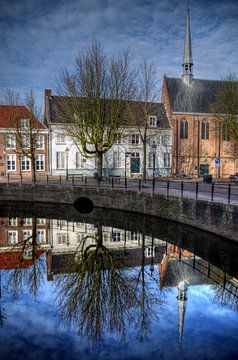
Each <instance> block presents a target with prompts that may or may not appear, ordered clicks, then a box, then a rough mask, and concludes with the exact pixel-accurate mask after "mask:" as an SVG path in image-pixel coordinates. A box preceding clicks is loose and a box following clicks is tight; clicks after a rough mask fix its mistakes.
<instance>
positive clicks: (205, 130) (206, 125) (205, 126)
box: [202, 119, 209, 140]
mask: <svg viewBox="0 0 238 360" xmlns="http://www.w3.org/2000/svg"><path fill="white" fill-rule="evenodd" d="M202 139H203V140H208V139H209V122H208V121H207V120H206V119H203V121H202Z"/></svg>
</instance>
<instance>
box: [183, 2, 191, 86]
mask: <svg viewBox="0 0 238 360" xmlns="http://www.w3.org/2000/svg"><path fill="white" fill-rule="evenodd" d="M182 66H183V81H184V82H185V84H187V85H190V84H191V83H192V81H193V71H192V66H193V57H192V45H191V34H190V15H189V1H188V4H187V16H186V33H185V44H184V56H183V64H182Z"/></svg>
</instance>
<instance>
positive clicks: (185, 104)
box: [165, 77, 224, 113]
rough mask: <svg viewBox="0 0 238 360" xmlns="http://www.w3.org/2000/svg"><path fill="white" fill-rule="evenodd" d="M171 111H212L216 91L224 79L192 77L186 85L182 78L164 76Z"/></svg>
mask: <svg viewBox="0 0 238 360" xmlns="http://www.w3.org/2000/svg"><path fill="white" fill-rule="evenodd" d="M165 79H166V80H167V86H168V94H169V99H170V104H171V108H172V111H173V112H181V113H212V108H211V107H212V104H213V103H214V102H215V99H216V94H217V91H218V90H219V89H220V88H221V87H222V85H223V84H224V80H223V81H222V80H201V79H194V80H193V81H192V83H191V85H186V84H185V83H184V81H183V79H182V78H169V77H166V78H165Z"/></svg>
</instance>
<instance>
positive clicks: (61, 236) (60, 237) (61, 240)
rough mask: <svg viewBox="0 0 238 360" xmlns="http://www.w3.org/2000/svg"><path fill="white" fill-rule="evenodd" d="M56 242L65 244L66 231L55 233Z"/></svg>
mask: <svg viewBox="0 0 238 360" xmlns="http://www.w3.org/2000/svg"><path fill="white" fill-rule="evenodd" d="M57 244H58V245H65V244H67V233H58V234H57Z"/></svg>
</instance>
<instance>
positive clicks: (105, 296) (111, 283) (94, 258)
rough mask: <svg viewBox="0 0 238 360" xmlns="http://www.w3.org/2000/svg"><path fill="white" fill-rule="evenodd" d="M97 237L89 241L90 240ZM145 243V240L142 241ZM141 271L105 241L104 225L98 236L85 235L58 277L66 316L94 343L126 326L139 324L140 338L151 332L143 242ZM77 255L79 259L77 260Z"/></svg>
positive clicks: (60, 304) (59, 299) (60, 301)
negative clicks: (127, 263)
mask: <svg viewBox="0 0 238 360" xmlns="http://www.w3.org/2000/svg"><path fill="white" fill-rule="evenodd" d="M90 239H91V240H92V239H94V240H95V243H94V244H89V245H87V243H88V241H87V240H90ZM143 244H144V242H143ZM142 252H143V256H142V269H141V270H140V271H139V274H135V271H131V270H129V269H125V263H124V264H123V261H122V258H121V257H120V256H118V255H116V254H115V253H113V252H112V251H110V249H108V248H107V247H106V246H105V245H103V241H102V229H101V228H99V227H98V233H97V235H96V236H95V237H92V236H86V237H85V238H83V240H82V242H81V244H80V247H79V255H78V256H77V257H73V258H71V261H70V262H69V263H68V266H69V267H68V269H65V270H66V271H70V270H71V271H72V269H73V272H71V273H69V274H67V275H65V276H62V275H60V276H58V277H57V278H56V286H57V287H58V293H57V303H58V307H59V310H60V313H61V315H62V318H63V320H64V321H65V322H66V323H68V325H70V324H71V323H73V324H75V325H76V326H77V327H78V331H79V334H80V335H81V336H87V337H88V338H89V339H90V341H91V342H92V344H94V345H97V344H99V343H100V341H101V338H102V335H103V333H104V331H106V330H108V331H110V332H117V333H118V334H120V335H121V336H122V337H124V336H125V335H126V326H127V324H128V323H130V325H131V324H132V323H134V324H135V325H136V326H138V324H139V326H140V329H139V331H140V333H141V334H140V339H141V340H143V338H144V336H143V335H142V334H143V333H144V330H145V329H146V332H148V328H149V325H150V321H151V320H152V317H153V318H154V317H155V314H154V313H153V312H152V305H153V303H154V299H153V297H152V296H154V295H152V294H151V292H150V291H149V288H147V287H146V286H145V263H144V245H143V247H142ZM75 259H76V261H75Z"/></svg>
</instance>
